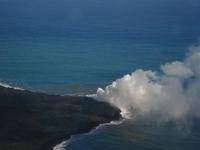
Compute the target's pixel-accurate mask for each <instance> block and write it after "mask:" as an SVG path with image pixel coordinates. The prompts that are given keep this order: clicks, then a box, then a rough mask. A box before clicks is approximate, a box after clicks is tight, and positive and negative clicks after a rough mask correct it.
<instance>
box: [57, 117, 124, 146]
mask: <svg viewBox="0 0 200 150" xmlns="http://www.w3.org/2000/svg"><path fill="white" fill-rule="evenodd" d="M124 121H125V119H124V118H122V119H120V120H118V121H111V122H109V123H103V124H100V125H99V126H97V127H95V128H94V129H92V130H91V131H90V132H88V133H81V134H75V135H72V136H71V137H70V138H69V139H68V140H66V141H63V142H61V143H60V144H58V145H56V146H55V147H54V148H53V150H65V148H67V146H68V145H69V144H70V143H71V142H73V141H76V139H77V138H80V137H81V136H83V135H91V134H94V133H95V132H96V131H97V130H99V129H102V128H104V127H106V126H114V125H119V124H121V123H123V122H124Z"/></svg>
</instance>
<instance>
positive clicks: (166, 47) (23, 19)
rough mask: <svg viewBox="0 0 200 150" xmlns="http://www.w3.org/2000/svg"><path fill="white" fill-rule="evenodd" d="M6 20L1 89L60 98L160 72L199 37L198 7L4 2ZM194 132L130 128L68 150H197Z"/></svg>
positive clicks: (199, 136)
mask: <svg viewBox="0 0 200 150" xmlns="http://www.w3.org/2000/svg"><path fill="white" fill-rule="evenodd" d="M0 18H1V19H0V82H1V83H4V84H9V85H11V86H15V87H20V88H23V89H28V90H31V91H40V92H46V93H49V94H59V95H66V94H70V95H71V94H72V95H88V94H95V93H96V91H97V88H99V87H101V88H105V87H106V86H107V85H110V84H111V83H112V82H113V81H115V80H116V79H119V78H122V77H123V76H124V75H125V74H130V73H132V72H134V71H135V70H137V69H143V70H154V71H158V72H160V66H161V65H162V64H165V63H167V62H172V61H176V60H178V61H182V60H183V59H184V57H185V56H186V55H187V53H188V47H190V46H192V45H197V44H198V41H199V35H200V28H199V27H200V19H199V18H200V2H199V1H198V0H152V1H149V0H123V1H122V0H115V1H114V0H109V1H106V0H101V1H100V0H93V1H92V0H85V1H81V0H73V1H72V0H66V1H62V0H61V1H55V0H43V1H39V0H36V1H30V0H28V1H27V0H18V1H15V0H8V1H6V0H0ZM192 122H193V121H192ZM191 124H193V125H191V126H190V127H189V129H185V126H184V127H183V129H182V127H181V129H180V128H179V125H175V124H173V123H161V124H159V125H158V124H157V122H156V121H155V122H148V121H144V120H143V121H130V120H128V121H125V122H123V123H121V124H118V125H113V126H112V125H108V126H104V127H102V128H100V129H98V130H96V131H95V132H93V134H84V135H79V136H76V137H75V138H73V140H72V141H71V143H70V144H68V145H66V148H64V149H66V150H80V149H81V150H83V149H84V150H93V149H96V150H102V149H104V150H111V149H117V150H124V149H127V150H129V149H154V150H155V149H168V150H177V149H198V148H200V130H199V127H198V125H199V120H198V119H197V120H195V121H194V122H193V123H191Z"/></svg>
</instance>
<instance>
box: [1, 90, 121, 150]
mask: <svg viewBox="0 0 200 150" xmlns="http://www.w3.org/2000/svg"><path fill="white" fill-rule="evenodd" d="M120 118H121V116H120V110H119V109H118V108H116V107H114V106H111V105H110V104H108V103H104V102H97V101H95V100H93V99H92V98H88V97H78V96H59V95H48V94H45V93H37V92H30V91H27V90H23V91H22V90H17V89H12V88H5V87H2V86H0V119H1V123H0V149H2V150H52V149H53V147H54V146H55V145H56V144H59V143H60V142H62V141H63V140H66V139H68V138H70V136H71V135H74V134H80V133H85V132H89V131H90V130H91V129H93V128H95V127H96V126H98V125H99V124H102V123H108V122H110V121H112V120H119V119H120Z"/></svg>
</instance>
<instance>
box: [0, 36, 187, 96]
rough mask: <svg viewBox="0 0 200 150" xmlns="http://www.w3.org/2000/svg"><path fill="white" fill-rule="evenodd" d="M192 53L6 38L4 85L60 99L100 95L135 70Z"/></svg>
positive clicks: (1, 58)
mask: <svg viewBox="0 0 200 150" xmlns="http://www.w3.org/2000/svg"><path fill="white" fill-rule="evenodd" d="M186 49H187V44H185V43H184V44H182V43H178V44H173V45H163V44H159V43H157V42H152V43H150V42H147V43H146V42H141V41H134V40H130V39H127V40H124V39H121V40H119V39H118V40H114V39H112V40H103V39H79V38H74V39H69V38H64V37H62V38H59V37H58V38H55V37H54V38H50V37H40V38H36V37H31V38H30V37H14V38H13V37H12V38H9V37H6V38H5V37H1V38H0V66H1V69H0V80H1V81H2V82H5V83H9V84H11V85H13V84H14V85H15V86H20V87H23V88H28V89H30V90H39V91H45V92H49V93H55V94H69V93H70V94H76V93H94V92H95V90H96V88H97V87H98V86H101V87H102V86H105V85H107V84H109V83H110V82H112V81H113V80H115V79H116V78H119V77H121V76H123V75H124V74H126V73H131V72H133V71H134V70H135V69H138V68H143V69H153V70H158V69H159V66H160V64H162V63H165V62H168V61H172V60H179V59H182V57H183V56H184V53H185V51H186Z"/></svg>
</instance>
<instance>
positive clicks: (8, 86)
mask: <svg viewBox="0 0 200 150" xmlns="http://www.w3.org/2000/svg"><path fill="white" fill-rule="evenodd" d="M0 86H2V87H5V88H10V89H14V90H21V91H24V89H23V88H20V87H16V86H11V85H8V84H6V83H2V82H0Z"/></svg>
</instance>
